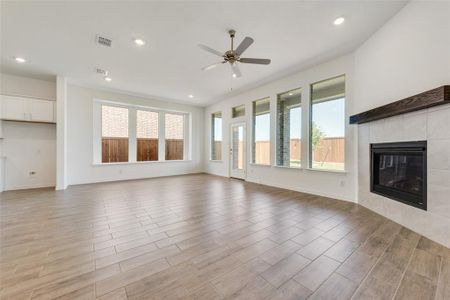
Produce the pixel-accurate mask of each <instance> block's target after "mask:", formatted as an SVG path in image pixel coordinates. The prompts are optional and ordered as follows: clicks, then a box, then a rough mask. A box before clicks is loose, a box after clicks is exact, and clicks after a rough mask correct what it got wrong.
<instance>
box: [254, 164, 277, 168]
mask: <svg viewBox="0 0 450 300" xmlns="http://www.w3.org/2000/svg"><path fill="white" fill-rule="evenodd" d="M249 165H250V166H254V167H269V168H271V167H272V166H271V165H263V164H255V163H249Z"/></svg>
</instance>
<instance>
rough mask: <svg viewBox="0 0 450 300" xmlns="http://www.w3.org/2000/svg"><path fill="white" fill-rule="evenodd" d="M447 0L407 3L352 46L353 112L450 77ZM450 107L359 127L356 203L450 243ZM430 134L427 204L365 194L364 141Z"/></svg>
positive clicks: (366, 163) (448, 81)
mask: <svg viewBox="0 0 450 300" xmlns="http://www.w3.org/2000/svg"><path fill="white" fill-rule="evenodd" d="M449 16H450V3H449V2H411V3H409V4H408V5H407V6H405V8H403V9H402V10H401V11H400V12H399V13H398V14H397V15H396V16H395V17H394V18H392V19H391V20H390V21H389V22H388V23H386V24H385V25H384V26H383V27H382V28H381V29H380V30H379V31H378V32H377V33H376V34H374V35H373V36H372V37H371V38H370V39H369V40H367V41H366V42H365V43H364V44H363V45H362V46H361V47H360V48H359V49H358V50H357V51H356V52H355V82H354V83H355V93H354V96H355V105H354V106H353V109H354V111H353V112H354V113H358V112H362V111H364V110H367V109H370V108H374V107H377V106H380V105H384V104H387V103H390V102H393V101H396V100H400V99H402V98H405V97H408V96H412V95H415V94H417V93H420V92H423V91H426V90H430V89H433V88H436V87H438V86H441V85H444V84H450V50H449V49H450V18H449ZM449 120H450V108H449V107H448V106H441V107H436V108H432V109H428V110H422V111H419V112H416V113H413V114H407V115H401V116H396V117H393V118H389V119H384V120H380V121H376V122H372V123H369V124H365V125H360V126H359V127H358V131H359V159H358V162H359V166H358V177H359V186H358V190H359V193H358V194H359V195H358V196H359V203H360V204H362V205H364V206H366V207H368V208H370V209H372V210H374V211H376V212H378V213H380V214H382V215H384V216H387V217H388V218H391V219H393V220H394V221H396V222H398V223H400V224H402V225H404V226H406V227H409V228H411V229H412V230H414V231H416V232H419V233H421V234H423V235H425V236H427V237H429V238H431V239H433V240H435V241H437V242H440V243H442V244H444V245H447V246H449V247H450V236H449V232H450V205H449V202H448V201H449V198H448V195H449V194H450V165H449V164H448V162H449V158H448V155H449V153H450V134H449V133H450V122H449ZM408 140H428V204H429V209H428V211H423V210H420V209H416V208H412V207H410V206H407V205H405V204H402V203H399V202H396V201H393V200H390V199H388V198H385V197H382V196H378V195H375V194H373V193H370V188H369V172H370V170H369V144H370V143H373V142H392V141H408Z"/></svg>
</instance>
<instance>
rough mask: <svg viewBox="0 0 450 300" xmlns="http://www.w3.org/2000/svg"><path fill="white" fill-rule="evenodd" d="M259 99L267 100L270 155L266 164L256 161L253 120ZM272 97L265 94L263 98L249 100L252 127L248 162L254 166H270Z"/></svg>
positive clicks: (271, 153) (271, 152) (254, 120)
mask: <svg viewBox="0 0 450 300" xmlns="http://www.w3.org/2000/svg"><path fill="white" fill-rule="evenodd" d="M261 100H269V113H268V114H269V149H270V150H269V151H270V155H269V163H268V164H261V163H257V162H256V157H255V155H256V149H255V146H256V130H255V129H256V126H255V122H256V115H255V105H254V104H255V103H256V102H258V101H261ZM272 105H273V103H272V97H270V96H267V97H263V98H259V99H256V100H253V101H252V102H251V116H250V118H251V125H252V129H251V148H250V152H251V155H250V157H251V159H250V164H251V165H254V166H267V167H270V166H272V156H273V150H272V130H273V126H272V125H273V124H272V116H273V113H272V107H273V106H272Z"/></svg>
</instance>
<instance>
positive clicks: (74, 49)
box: [1, 1, 405, 105]
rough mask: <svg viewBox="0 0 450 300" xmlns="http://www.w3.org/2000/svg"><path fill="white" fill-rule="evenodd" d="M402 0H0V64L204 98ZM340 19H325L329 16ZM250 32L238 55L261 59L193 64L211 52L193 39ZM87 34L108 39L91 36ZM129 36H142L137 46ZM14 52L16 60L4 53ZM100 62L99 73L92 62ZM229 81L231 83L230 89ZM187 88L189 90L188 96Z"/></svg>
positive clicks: (354, 29)
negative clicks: (233, 65) (237, 70)
mask: <svg viewBox="0 0 450 300" xmlns="http://www.w3.org/2000/svg"><path fill="white" fill-rule="evenodd" d="M404 5H405V1H354V2H351V1H330V2H313V1H308V2H303V1H302V2H279V1H272V2H253V1H245V2H244V1H240V2H189V1H184V2H168V1H167V2H144V1H122V2H113V1H108V2H107V1H69V2H67V1H61V2H56V1H53V2H43V1H35V2H22V1H8V2H5V1H2V2H1V67H2V72H6V73H12V74H17V75H28V76H33V77H39V78H54V77H53V76H54V75H56V74H59V75H65V76H67V77H68V78H69V81H70V82H72V83H75V84H80V85H85V86H92V87H98V88H110V89H113V90H118V91H125V92H132V93H134V94H141V95H146V96H156V97H158V98H160V99H168V100H176V101H182V102H187V103H192V104H196V105H206V104H209V103H213V102H216V101H218V100H220V99H223V98H226V97H228V96H230V95H231V94H236V93H238V92H241V91H244V90H246V89H249V88H251V87H255V86H257V85H258V84H261V83H263V82H267V81H268V80H272V79H275V78H279V77H281V76H284V75H287V74H290V73H293V72H295V71H297V70H300V69H302V68H305V67H307V66H310V65H312V64H316V63H320V62H323V61H326V60H329V59H331V58H334V57H337V56H340V55H342V54H345V53H348V52H350V51H352V50H353V49H355V48H356V47H357V46H358V45H360V44H361V43H362V42H363V41H364V40H366V39H367V38H368V37H369V36H370V35H371V34H372V33H374V32H375V31H376V30H377V29H378V28H380V27H381V26H382V25H383V24H384V23H385V22H386V21H387V20H388V19H389V18H390V17H392V16H393V15H394V14H395V13H396V12H398V11H399V10H400V9H401V8H402V7H403V6H404ZM339 16H344V17H345V18H346V22H345V23H344V24H343V25H341V26H334V25H333V20H334V19H335V18H336V17H339ZM230 28H233V29H236V30H237V35H236V42H235V44H239V43H240V41H241V40H242V39H243V38H244V37H245V36H251V37H253V38H254V40H255V42H254V44H253V45H252V46H250V48H249V49H248V50H247V51H246V52H245V55H243V56H244V57H257V58H271V59H272V63H271V64H270V65H269V66H261V65H248V64H247V65H244V64H241V65H240V66H241V71H242V73H243V77H242V78H238V79H232V78H231V76H230V75H231V71H230V68H229V67H228V66H226V65H221V66H219V67H217V68H215V69H213V70H210V71H201V70H200V68H201V67H203V66H206V65H208V64H211V63H214V62H216V61H218V57H215V56H214V55H211V54H209V53H207V52H204V51H203V50H201V49H199V48H198V47H197V44H199V43H203V44H206V45H208V46H210V47H212V48H214V49H217V50H220V51H225V50H227V49H228V48H229V38H228V36H227V30H228V29H230ZM96 34H101V35H104V36H107V37H110V38H112V39H113V47H112V48H106V47H103V46H99V45H97V44H96V43H95V36H96ZM134 38H142V39H144V40H145V41H146V45H145V46H144V47H140V48H139V47H137V46H136V45H135V44H134V43H133V39H134ZM14 56H22V57H24V58H26V59H27V63H25V64H17V63H16V62H15V61H14V59H13V57H14ZM96 67H101V68H103V69H106V70H109V71H110V74H111V77H112V78H113V81H112V82H110V83H107V82H105V81H104V80H103V78H102V77H101V76H100V75H98V74H95V73H94V68H96ZM231 87H233V91H231ZM189 94H193V95H194V96H195V97H194V98H193V99H190V98H188V95H189Z"/></svg>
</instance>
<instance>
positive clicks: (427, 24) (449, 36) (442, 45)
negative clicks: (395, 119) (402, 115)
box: [352, 1, 450, 113]
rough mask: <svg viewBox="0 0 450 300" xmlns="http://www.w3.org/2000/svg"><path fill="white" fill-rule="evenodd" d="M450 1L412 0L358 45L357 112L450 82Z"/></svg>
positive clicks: (355, 107)
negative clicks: (416, 0) (418, 0)
mask: <svg viewBox="0 0 450 300" xmlns="http://www.w3.org/2000/svg"><path fill="white" fill-rule="evenodd" d="M449 16H450V2H448V1H442V2H438V1H434V2H432V1H423V2H411V3H409V4H407V5H406V6H405V7H404V8H403V9H402V10H400V12H399V13H398V14H397V15H395V16H394V17H393V18H392V19H391V20H390V21H388V22H387V23H386V24H385V25H384V26H383V27H382V28H381V29H380V30H379V31H378V32H376V33H375V34H374V35H373V36H372V37H370V38H369V39H368V40H367V41H366V42H365V43H364V44H363V45H362V46H361V47H359V48H358V49H357V50H356V51H355V85H354V87H355V93H354V94H355V103H354V106H353V109H354V111H352V112H353V113H359V112H362V111H365V110H368V109H371V108H375V107H377V106H380V105H384V104H388V103H390V102H394V101H396V100H400V99H403V98H406V97H409V96H412V95H415V94H418V93H420V92H424V91H427V90H430V89H433V88H436V87H438V86H441V85H444V84H449V83H450V17H449Z"/></svg>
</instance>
